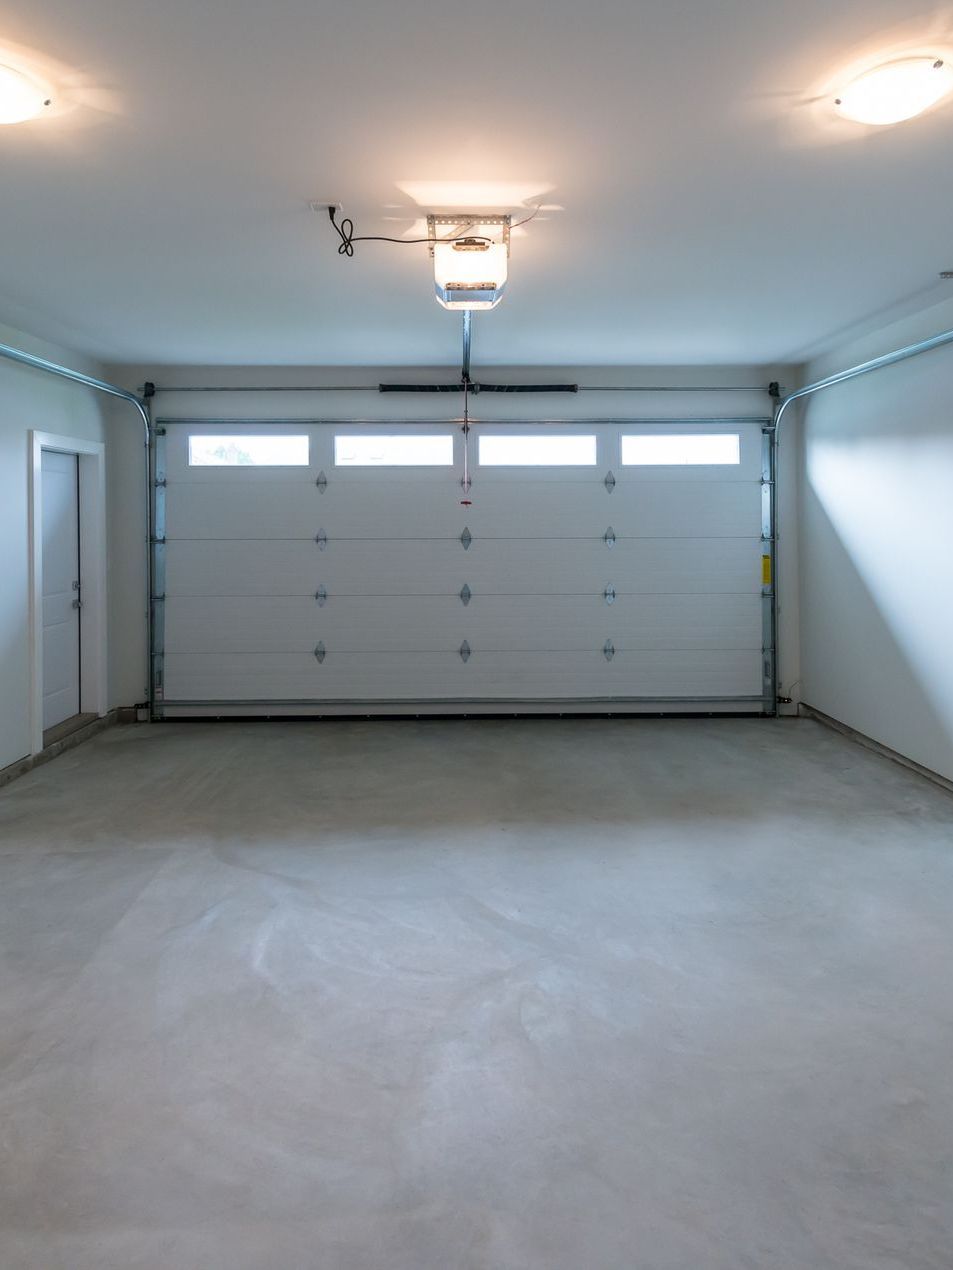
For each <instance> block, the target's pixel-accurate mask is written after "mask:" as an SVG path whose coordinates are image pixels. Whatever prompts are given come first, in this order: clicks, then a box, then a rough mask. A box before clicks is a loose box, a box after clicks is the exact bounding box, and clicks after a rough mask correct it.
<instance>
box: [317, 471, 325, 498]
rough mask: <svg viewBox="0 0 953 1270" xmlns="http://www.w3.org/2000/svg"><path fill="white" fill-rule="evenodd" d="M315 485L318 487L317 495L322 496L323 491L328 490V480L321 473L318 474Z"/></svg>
mask: <svg viewBox="0 0 953 1270" xmlns="http://www.w3.org/2000/svg"><path fill="white" fill-rule="evenodd" d="M315 485H317V487H318V493H319V494H323V493H324V491H325V490H326V489H327V488H328V478H327V477H326V476H325V475H324V473H323V472H319V473H318V479H317V480H316V481H315Z"/></svg>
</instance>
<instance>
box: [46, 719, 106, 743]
mask: <svg viewBox="0 0 953 1270" xmlns="http://www.w3.org/2000/svg"><path fill="white" fill-rule="evenodd" d="M96 717H97V716H96V715H95V714H90V713H88V712H87V713H85V714H74V715H71V716H70V717H69V718H68V719H64V720H63V722H62V723H57V724H56V725H55V726H54V727H52V728H47V729H46V730H45V732H44V733H43V748H44V750H45V749H46V748H47V746H48V745H55V744H56V742H57V741H62V740H63V738H64V737H66V736H71V735H72V734H73V733H74V732H78V731H79V730H80V728H85V727H86V726H87V725H88V724H90V723H92V722H93V720H94V719H95V718H96Z"/></svg>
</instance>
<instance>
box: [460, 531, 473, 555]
mask: <svg viewBox="0 0 953 1270" xmlns="http://www.w3.org/2000/svg"><path fill="white" fill-rule="evenodd" d="M460 541H461V542H462V543H463V550H464V551H469V550H470V543H471V542H472V541H473V534H471V533H470V531H469V529H464V531H463V533H462V534H461V535H460Z"/></svg>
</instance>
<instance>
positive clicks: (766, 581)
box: [761, 556, 771, 586]
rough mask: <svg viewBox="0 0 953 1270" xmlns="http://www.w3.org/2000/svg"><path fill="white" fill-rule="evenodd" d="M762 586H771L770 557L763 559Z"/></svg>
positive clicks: (763, 557)
mask: <svg viewBox="0 0 953 1270" xmlns="http://www.w3.org/2000/svg"><path fill="white" fill-rule="evenodd" d="M761 585H762V586H770V585H771V557H770V556H762V557H761Z"/></svg>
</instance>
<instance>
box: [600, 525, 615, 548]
mask: <svg viewBox="0 0 953 1270" xmlns="http://www.w3.org/2000/svg"><path fill="white" fill-rule="evenodd" d="M602 541H603V542H604V543H605V544H606V546H607V547H608V548H609V549H610V550H611V549H612V548H613V547H614V546H615V530H614V529H613V528H612V526H611V525H610V526H609V528H608V529H607V530H606V532H605V533H604V534H603V535H602Z"/></svg>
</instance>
